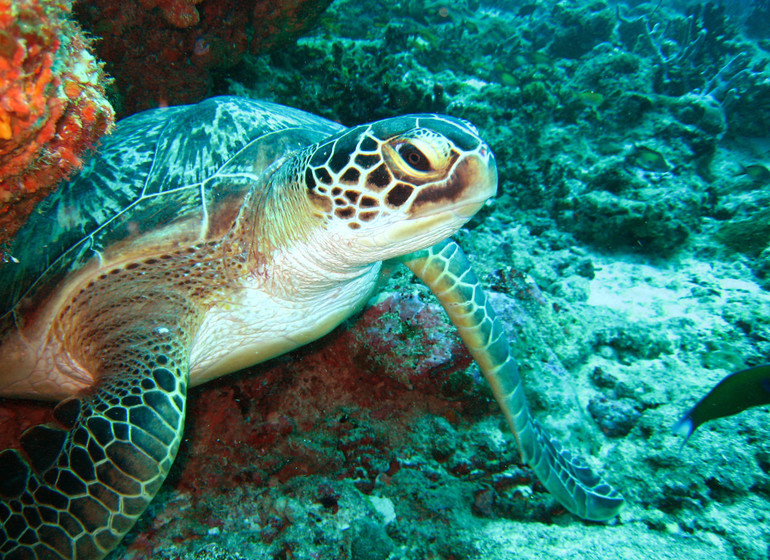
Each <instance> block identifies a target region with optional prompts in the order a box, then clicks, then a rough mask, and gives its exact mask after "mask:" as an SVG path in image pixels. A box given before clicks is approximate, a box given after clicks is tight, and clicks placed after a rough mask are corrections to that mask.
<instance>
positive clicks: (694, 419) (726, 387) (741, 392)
mask: <svg viewBox="0 0 770 560" xmlns="http://www.w3.org/2000/svg"><path fill="white" fill-rule="evenodd" d="M763 404H770V364H764V365H761V366H756V367H753V368H749V369H744V370H742V371H739V372H737V373H733V374H730V375H728V376H727V377H725V378H724V379H722V381H720V382H719V383H717V385H716V386H715V387H714V388H713V389H712V390H711V391H710V392H709V394H708V395H706V396H705V397H703V398H702V399H701V400H700V401H699V402H698V404H696V405H695V406H694V407H693V408H692V409H691V410H690V412H688V413H687V414H685V415H684V416H683V417H682V418H681V420H679V422H677V423H676V424H675V425H674V433H675V434H677V435H680V436H685V440H684V442H682V446H684V444H685V443H687V440H688V439H689V437H690V436H691V435H692V433H693V432H694V431H695V430H696V429H697V428H698V426H700V425H701V424H703V423H704V422H708V421H709V420H714V419H715V418H722V417H724V416H732V415H733V414H738V413H739V412H743V411H744V410H746V409H747V408H751V407H752V406H760V405H763Z"/></svg>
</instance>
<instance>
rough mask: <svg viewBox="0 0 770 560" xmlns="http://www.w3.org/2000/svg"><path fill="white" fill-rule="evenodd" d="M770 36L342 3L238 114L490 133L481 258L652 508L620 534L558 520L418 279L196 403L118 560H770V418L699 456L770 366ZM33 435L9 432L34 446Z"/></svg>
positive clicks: (527, 370) (259, 69)
mask: <svg viewBox="0 0 770 560" xmlns="http://www.w3.org/2000/svg"><path fill="white" fill-rule="evenodd" d="M763 21H764V22H765V24H764V25H763V24H762V22H763ZM768 29H770V10H768V8H767V3H766V2H764V3H763V2H759V1H758V2H753V3H751V2H750V3H744V4H742V5H741V6H740V9H739V8H738V7H736V6H734V5H727V4H725V5H722V4H719V3H715V2H708V3H702V2H689V3H688V2H683V1H680V2H666V3H656V2H652V3H646V2H631V3H618V4H614V3H613V4H610V3H607V2H604V1H601V0H598V1H591V0H580V1H577V0H563V1H560V2H553V1H546V2H538V3H525V2H515V1H511V0H507V1H500V0H498V1H495V0H487V1H482V0H461V1H458V2H451V3H449V2H440V1H436V0H424V1H421V0H403V1H400V2H386V1H376V0H367V1H365V2H354V1H353V0H337V1H336V2H334V3H333V4H332V5H331V7H330V8H329V10H328V11H327V12H326V14H325V15H324V16H323V17H322V20H321V25H320V26H319V27H318V28H317V29H316V30H315V31H313V32H312V33H311V34H310V35H308V36H306V37H304V38H303V39H301V40H299V41H298V42H297V44H296V45H293V46H287V47H284V48H282V49H280V50H277V51H274V52H273V53H271V54H269V55H263V56H251V55H248V54H244V56H243V60H242V61H241V62H240V63H239V64H238V65H237V66H235V67H233V68H231V69H229V70H228V72H227V73H226V75H223V76H222V77H221V79H220V81H218V82H216V83H215V84H214V85H213V86H211V87H212V90H213V91H214V92H217V93H235V94H239V95H247V96H252V97H257V98H262V99H270V100H273V101H277V102H280V103H284V104H287V105H292V106H295V107H299V108H302V109H306V110H309V111H311V112H314V113H316V114H320V115H323V116H325V117H328V118H332V119H334V120H337V121H340V122H342V123H343V124H346V125H352V124H357V123H361V122H366V121H371V120H374V119H378V118H382V117H387V116H393V115H397V114H403V113H414V112H443V113H449V114H451V115H454V116H459V117H463V118H467V119H468V120H470V121H472V122H473V123H474V124H476V125H477V126H478V127H479V128H480V130H481V131H482V135H483V136H484V137H485V138H486V139H487V140H488V141H489V142H490V144H491V145H492V147H493V149H494V151H495V153H496V155H497V161H498V165H499V169H500V180H501V183H500V189H499V192H498V196H497V198H496V199H495V200H494V201H492V202H491V203H490V204H489V205H488V206H487V207H485V208H484V209H483V210H482V211H481V212H480V214H479V215H478V216H477V217H476V218H474V219H473V220H472V222H471V223H470V224H469V225H468V227H467V228H465V229H463V230H462V231H460V232H459V234H458V235H457V236H456V239H457V241H458V242H459V243H460V244H461V245H462V246H463V248H464V249H465V250H466V252H467V253H468V254H469V255H471V259H472V261H473V263H474V266H475V268H476V269H477V272H478V273H479V276H480V277H482V279H483V281H484V284H485V287H486V288H487V289H488V290H490V292H492V296H493V302H494V304H495V307H496V309H497V310H498V312H499V314H500V315H501V316H502V317H503V319H504V321H505V323H506V325H507V327H508V329H509V334H510V336H511V340H512V343H513V345H514V347H515V353H516V355H517V356H518V357H519V360H520V365H521V370H522V375H523V376H524V379H525V383H526V387H527V390H528V398H529V399H530V404H531V406H532V408H533V410H534V412H535V415H536V416H537V417H538V419H539V420H540V421H541V422H543V423H544V424H545V425H546V426H547V427H548V428H549V430H550V431H551V432H552V433H553V434H554V435H555V436H557V437H558V439H559V440H560V441H561V442H562V443H564V444H565V445H566V446H567V447H569V448H572V449H574V450H575V451H577V452H578V453H580V454H581V455H582V456H583V457H585V458H586V459H587V460H588V461H589V462H590V463H591V465H592V466H593V467H595V468H596V469H597V470H599V471H600V472H602V473H603V475H604V476H605V477H606V479H607V480H608V481H609V482H611V483H612V484H613V485H614V486H615V487H617V488H618V489H619V490H620V491H621V492H622V493H623V494H624V496H625V497H626V499H627V504H626V506H625V508H624V509H623V511H622V513H621V514H620V516H619V517H618V518H617V519H616V520H613V521H612V522H610V523H607V524H596V523H587V522H584V521H581V520H579V519H577V518H575V517H574V516H572V515H570V514H568V513H566V512H565V511H564V510H563V509H561V508H560V507H559V506H558V504H557V503H556V502H555V501H554V500H553V499H552V498H551V497H550V496H549V495H548V494H547V493H546V492H545V491H544V489H543V488H542V487H541V486H540V485H539V484H538V482H537V481H536V479H535V478H534V476H533V474H532V472H531V471H530V470H529V469H528V468H527V467H526V466H525V465H522V464H521V462H520V460H519V457H518V452H517V449H516V445H515V441H514V440H513V437H512V436H510V435H509V434H508V432H507V431H506V429H505V428H504V426H503V425H502V418H501V417H500V415H499V413H498V411H497V408H496V405H495V404H494V402H493V401H492V400H491V396H490V394H489V391H488V389H487V388H486V387H485V386H484V384H483V382H482V381H481V380H480V378H479V375H478V372H477V369H476V366H475V365H474V364H473V363H472V361H471V359H470V357H469V356H468V355H467V353H466V351H465V349H464V348H463V346H462V344H461V343H460V341H459V339H458V338H457V336H456V335H455V333H454V331H453V328H452V327H451V325H449V323H448V321H447V319H446V317H445V316H444V314H443V311H442V310H441V308H440V306H438V304H437V303H436V302H435V300H434V299H433V298H432V296H431V295H430V293H429V291H428V290H427V289H426V288H425V287H424V286H422V285H421V284H419V283H417V282H416V281H415V280H414V279H413V278H412V277H411V275H410V274H409V273H408V271H397V272H396V273H395V275H394V276H393V278H392V279H391V281H390V282H389V284H388V285H387V286H386V287H385V288H384V290H383V292H382V294H381V295H380V296H379V297H378V298H377V299H376V300H374V301H372V302H371V303H370V305H369V306H368V307H367V309H365V310H364V311H363V313H362V314H361V315H359V316H357V317H354V318H353V319H351V320H350V321H348V322H347V323H346V324H344V325H342V326H341V327H340V328H338V329H336V330H335V331H334V332H332V333H331V334H330V335H329V336H327V337H325V338H323V339H321V340H319V341H317V342H315V343H313V344H311V345H309V346H307V347H305V348H302V349H301V350H299V351H297V352H294V353H291V354H288V355H286V356H283V357H281V358H279V359H276V360H273V361H271V362H269V363H266V364H262V365H259V366H256V367H253V368H250V369H249V370H247V371H244V372H242V373H239V374H236V375H232V376H229V377H226V378H223V379H220V380H217V381H215V382H212V383H210V384H208V385H206V386H203V387H200V388H197V389H195V390H194V391H193V392H192V394H191V398H190V403H189V411H190V414H189V418H188V424H187V431H186V437H185V440H184V443H183V446H182V449H181V451H180V455H179V457H178V459H177V461H176V463H175V466H174V470H173V472H172V474H171V476H170V477H169V479H168V481H167V482H166V484H165V485H164V487H163V489H162V490H161V492H160V494H159V495H158V497H157V498H156V499H155V501H154V502H153V503H152V505H151V506H150V508H149V510H148V511H147V513H146V514H145V515H144V516H143V517H142V518H141V520H140V522H139V523H138V524H137V526H136V527H135V529H134V530H133V531H132V532H131V533H130V534H129V536H128V537H127V538H126V539H125V540H124V542H123V543H122V544H121V546H120V548H119V549H118V550H116V551H115V552H114V553H113V554H112V555H111V556H110V559H111V560H119V559H121V560H122V559H139V558H150V557H152V558H159V559H172V558H174V559H176V558H188V559H193V558H194V559H222V560H224V559H228V560H230V559H232V560H236V559H270V560H273V559H303V560H305V559H308V560H310V559H330V560H331V559H335V560H336V559H339V560H345V559H352V560H397V559H398V560H423V559H426V560H427V559H443V560H450V559H451V560H471V559H485V560H498V559H499V560H502V559H509V558H519V559H541V558H548V559H551V558H578V559H606V558H614V559H620V560H631V559H633V560H637V559H649V558H655V559H666V560H668V559H671V560H674V559H676V560H680V559H681V560H684V559H688V560H692V559H695V560H699V559H703V560H706V559H708V560H714V559H720V560H721V559H725V560H733V559H737V560H767V559H768V558H770V430H769V429H768V426H769V425H770V422H769V420H770V407H758V408H754V409H751V410H748V411H746V412H744V413H742V414H740V415H737V416H733V417H729V418H725V419H721V420H718V421H714V422H710V423H708V424H706V425H705V426H703V427H701V428H700V429H699V430H698V431H697V432H696V433H695V434H694V435H693V437H692V438H691V439H690V440H689V442H688V443H687V444H686V445H685V446H684V447H682V439H681V438H680V437H677V436H675V435H673V434H672V432H671V428H672V426H673V424H674V423H675V421H676V420H677V419H678V418H680V417H681V415H682V414H684V413H685V412H686V411H687V410H688V409H689V408H690V407H691V406H692V405H694V404H695V402H697V400H698V399H699V398H701V397H702V396H703V395H704V394H705V393H706V392H707V391H708V390H709V389H710V388H711V387H713V386H714V384H716V383H717V382H718V381H719V380H720V379H722V378H723V377H724V376H725V375H727V374H728V373H731V372H734V371H737V370H739V369H742V368H745V367H750V366H753V365H757V364H761V363H767V362H770V225H769V224H770V215H769V214H768V210H767V208H768V207H769V203H770V171H768V168H770V139H768V135H767V131H768V129H770V102H768V99H770V73H769V71H768V69H767V62H768V60H770V58H769V56H768V51H770V35H768ZM26 406H27V405H26V404H24V405H17V404H13V403H6V405H5V408H4V410H3V411H2V414H4V415H5V418H6V419H8V420H9V421H13V422H16V424H18V425H19V427H23V426H24V424H25V423H26V422H27V421H29V419H30V418H31V416H29V412H28V409H27V408H22V407H26ZM14 407H16V408H14ZM22 410H23V412H22ZM40 414H45V412H41V413H40Z"/></svg>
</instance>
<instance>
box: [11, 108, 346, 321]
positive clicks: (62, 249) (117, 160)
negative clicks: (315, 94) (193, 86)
mask: <svg viewBox="0 0 770 560" xmlns="http://www.w3.org/2000/svg"><path fill="white" fill-rule="evenodd" d="M342 130H344V127H342V126H341V125H339V124H337V123H334V122H332V121H328V120H326V119H323V118H320V117H317V116H315V115H311V114H309V113H305V112H303V111H300V110H297V109H291V108H289V107H284V106H282V105H277V104H274V103H268V102H264V101H256V100H250V99H245V98H238V97H215V98H210V99H207V100H205V101H202V102H201V103H198V104H196V105H186V106H180V107H169V108H163V109H153V110H150V111H145V112H143V113H139V114H136V115H133V116H131V117H128V118H126V119H124V120H122V121H120V122H119V123H118V126H117V128H116V131H115V132H114V133H113V134H112V135H110V136H107V137H105V138H103V140H102V142H101V145H100V147H99V150H98V152H97V153H96V154H95V155H94V156H93V157H92V158H91V159H90V160H89V161H88V162H87V163H86V164H85V165H84V167H83V169H82V170H81V171H80V173H78V175H77V176H75V177H74V178H73V179H72V180H70V181H68V182H65V183H64V184H62V185H61V186H60V187H59V188H58V189H57V190H56V191H55V192H54V193H53V194H52V195H50V196H49V197H47V198H46V199H45V200H44V201H43V202H41V203H40V205H39V206H38V207H37V208H36V209H35V211H34V212H33V213H32V215H31V216H30V217H29V219H28V221H27V223H26V224H25V225H24V227H23V228H22V229H21V230H20V231H19V233H18V234H17V236H16V237H15V239H14V240H13V242H12V243H11V246H10V248H9V250H7V251H6V252H5V254H6V258H5V259H4V261H5V262H4V264H3V265H2V267H0V336H2V335H3V333H5V332H7V330H8V329H10V328H13V327H14V326H15V327H21V326H22V325H23V323H24V319H25V314H26V313H28V312H30V311H31V310H33V309H35V308H37V307H38V306H39V305H40V304H41V303H42V302H43V301H44V300H45V299H46V298H48V297H50V296H51V295H52V294H54V293H55V291H56V289H57V285H58V284H59V283H60V282H61V281H62V280H63V279H64V278H65V277H67V276H68V275H69V274H71V273H72V272H75V271H77V270H79V269H81V268H82V267H84V266H86V265H87V264H89V263H90V262H93V261H94V259H101V256H102V254H103V253H104V251H105V250H106V249H108V248H110V247H114V246H119V245H120V244H126V243H130V242H131V241H132V240H137V239H138V240H141V241H140V242H142V243H144V242H147V243H152V242H154V241H153V238H152V236H151V235H150V236H148V235H147V234H148V233H152V232H153V231H154V230H158V229H161V228H167V226H169V224H173V223H175V222H180V223H181V222H182V221H185V222H191V221H192V222H193V223H199V224H200V231H199V232H197V234H195V235H193V236H192V237H200V236H202V235H203V234H204V233H205V231H204V230H205V229H206V228H207V227H208V225H209V224H208V220H210V219H216V215H217V214H216V210H217V205H218V204H222V203H223V201H225V200H227V201H228V203H232V201H233V197H237V198H239V199H241V200H242V199H243V197H245V196H246V194H247V193H249V192H250V191H251V190H252V189H254V188H258V186H259V185H261V184H262V183H263V181H262V178H263V177H264V176H265V174H266V173H268V172H269V170H270V169H271V166H273V164H275V163H276V162H278V161H280V160H282V159H283V158H285V157H286V156H289V155H290V154H292V153H294V152H296V151H297V150H299V149H301V148H303V147H305V146H307V145H309V144H313V143H315V142H318V141H320V140H323V139H326V138H328V137H329V136H331V135H333V134H335V133H337V132H340V131H342ZM196 220H198V221H196ZM164 231H167V230H165V229H164ZM171 231H173V229H172V230H171ZM188 233H189V232H188ZM179 235H180V239H178V240H174V239H171V240H169V239H163V240H157V242H159V243H160V242H162V243H169V242H171V243H175V242H176V243H177V246H178V245H183V244H184V243H186V242H189V236H188V237H184V238H183V236H182V233H181V230H180V234H179ZM97 262H99V261H98V260H97Z"/></svg>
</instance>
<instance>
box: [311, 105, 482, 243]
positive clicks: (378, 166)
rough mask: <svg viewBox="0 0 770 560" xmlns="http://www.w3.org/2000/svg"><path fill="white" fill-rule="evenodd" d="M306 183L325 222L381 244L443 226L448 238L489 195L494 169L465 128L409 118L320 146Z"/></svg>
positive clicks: (438, 119) (434, 118) (440, 119)
mask: <svg viewBox="0 0 770 560" xmlns="http://www.w3.org/2000/svg"><path fill="white" fill-rule="evenodd" d="M304 182H305V185H306V187H307V192H308V194H309V197H310V199H311V201H312V203H313V205H314V207H315V208H316V211H317V212H319V213H321V214H323V215H324V216H325V217H326V219H327V221H328V222H329V224H331V225H332V226H340V225H341V226H343V228H347V229H348V230H354V231H355V230H359V231H360V232H361V233H362V234H364V235H366V236H372V235H373V236H374V238H373V239H372V243H371V244H372V245H375V244H379V245H381V244H383V243H385V244H387V243H394V242H399V241H403V240H405V239H408V238H410V237H412V236H415V235H417V236H420V235H421V234H422V233H423V232H422V230H423V229H425V228H426V227H427V226H431V227H438V226H440V225H442V224H443V225H445V226H446V227H445V228H443V229H442V230H441V234H442V235H444V237H445V236H446V235H451V233H453V232H454V231H455V230H456V229H457V228H459V227H460V226H461V225H462V224H463V223H464V222H465V221H467V220H468V219H469V218H470V217H471V216H472V215H473V214H474V213H475V212H476V211H477V210H478V209H479V207H480V206H481V205H482V204H483V203H484V201H486V200H487V199H488V198H489V197H490V196H492V195H493V194H494V193H495V190H496V187H497V172H496V167H495V161H494V156H493V155H492V152H491V151H490V149H489V147H488V146H487V145H486V144H485V143H484V141H483V140H481V138H479V136H478V132H477V131H476V129H475V128H474V127H473V126H472V125H471V124H469V123H467V122H465V121H461V120H458V119H454V118H451V117H446V116H438V115H410V116H405V117H397V118H392V119H386V120H382V121H378V122H375V123H372V124H368V125H362V126H358V127H355V128H352V129H349V130H347V131H345V132H344V133H341V134H339V135H337V136H335V137H332V138H331V139H329V140H328V141H325V142H323V143H321V144H320V145H318V147H317V148H316V150H315V152H314V153H313V154H312V156H311V157H310V158H309V161H308V163H307V165H306V168H305V172H304ZM429 218H430V219H429ZM447 230H451V231H448V232H446V231H447ZM423 245H424V243H423Z"/></svg>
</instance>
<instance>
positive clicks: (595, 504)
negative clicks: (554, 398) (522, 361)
mask: <svg viewBox="0 0 770 560" xmlns="http://www.w3.org/2000/svg"><path fill="white" fill-rule="evenodd" d="M403 262H404V264H406V265H407V266H408V267H409V268H410V269H411V270H412V272H414V273H415V274H416V275H417V276H418V277H419V278H420V279H421V280H422V281H423V282H425V284H426V285H427V286H428V287H429V288H430V289H431V291H433V293H434V294H435V295H436V297H437V298H438V299H439V301H440V302H441V304H442V305H443V307H444V309H445V310H446V312H447V314H448V315H449V318H450V319H451V321H452V323H454V325H455V326H456V327H457V330H458V332H459V334H460V337H461V338H462V339H463V341H464V342H465V344H466V345H467V347H468V349H469V350H470V352H471V354H472V355H473V357H474V359H475V360H476V362H477V363H478V364H479V367H480V368H481V371H482V372H483V374H484V377H485V378H486V380H487V382H489V385H490V386H491V388H492V393H493V394H494V396H495V399H496V400H497V402H498V404H499V405H500V408H502V410H503V414H504V415H505V418H506V420H507V421H508V425H509V426H510V428H511V430H512V431H513V434H514V436H516V441H517V442H518V444H519V451H520V453H521V456H522V459H523V460H524V461H525V462H526V463H527V464H529V465H530V466H531V467H532V469H533V470H534V471H535V474H537V477H538V478H539V479H540V481H541V482H542V483H543V486H545V487H546V488H547V489H548V491H549V492H551V494H553V495H554V497H555V498H556V499H557V500H559V502H560V503H561V504H562V505H563V506H564V507H565V508H567V509H568V510H569V511H571V512H572V513H574V514H575V515H578V516H580V517H582V518H584V519H589V520H592V521H604V520H607V519H611V518H612V517H614V516H615V515H616V514H617V513H618V511H619V510H620V508H621V506H622V505H623V498H622V496H620V494H618V492H616V491H615V490H614V489H613V488H612V487H611V486H609V485H608V484H606V483H604V482H603V481H602V480H601V479H600V478H599V477H598V476H597V475H596V474H594V473H593V472H592V471H591V470H590V469H589V468H588V466H587V465H585V463H583V461H582V460H581V459H580V458H579V457H576V456H573V455H572V454H570V453H569V452H568V451H566V450H563V449H562V448H561V445H560V444H559V443H558V442H557V441H556V440H555V439H553V438H551V436H550V435H549V434H548V433H547V432H546V430H545V429H544V428H543V427H542V426H541V425H540V424H538V423H537V422H536V421H535V420H534V419H533V418H532V415H531V414H530V412H529V407H528V406H527V400H526V397H525V395H524V387H523V385H522V382H521V377H520V376H519V372H518V366H517V364H516V360H515V358H514V357H513V356H512V355H511V352H510V347H509V344H508V339H507V337H506V335H505V330H504V329H503V325H502V323H501V322H500V320H499V319H498V318H497V317H496V316H495V312H494V310H493V309H492V306H491V305H490V303H489V298H488V297H487V294H486V292H485V291H484V289H483V288H482V287H481V284H480V283H479V280H478V278H477V277H476V274H475V273H474V272H473V269H472V268H471V266H470V263H469V262H468V259H467V258H466V257H465V255H464V254H463V252H462V250H461V249H460V247H459V246H458V245H457V244H456V243H455V242H453V241H444V242H442V243H440V244H438V245H435V246H434V247H431V248H430V249H427V250H425V251H420V252H418V253H415V254H413V255H408V256H407V257H405V258H404V259H403Z"/></svg>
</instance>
